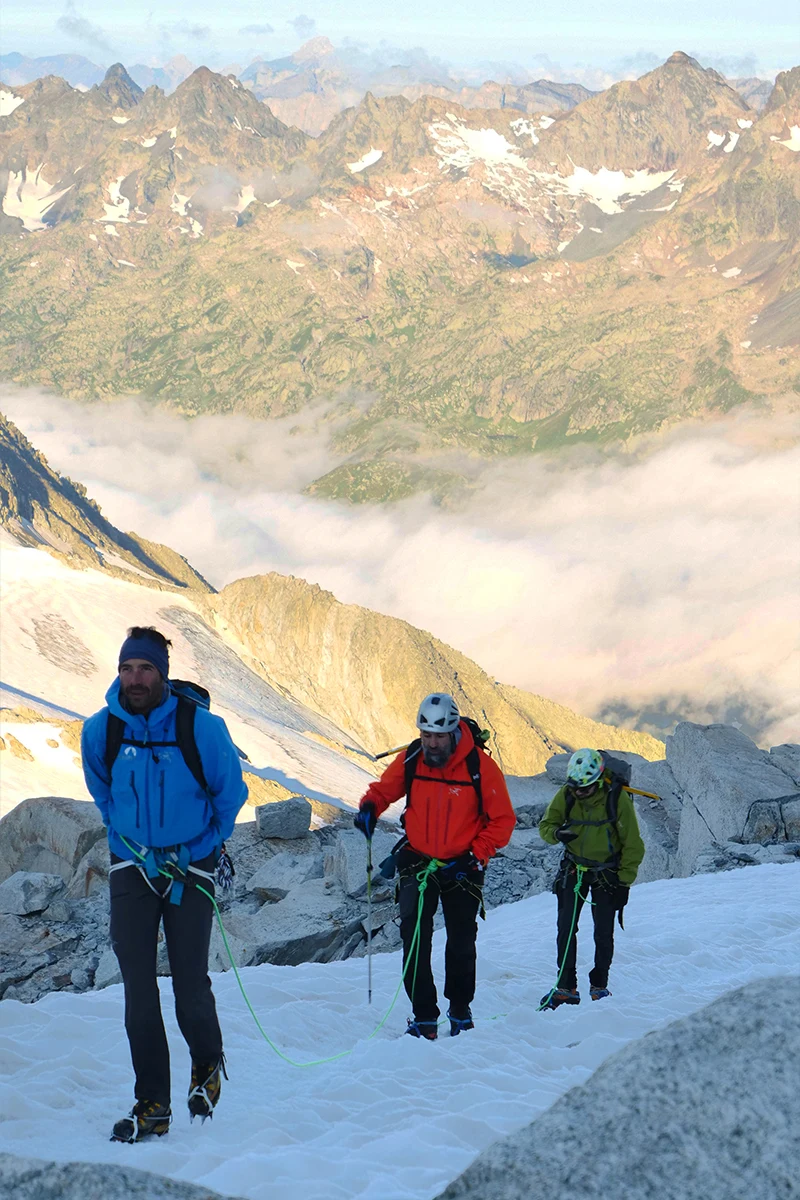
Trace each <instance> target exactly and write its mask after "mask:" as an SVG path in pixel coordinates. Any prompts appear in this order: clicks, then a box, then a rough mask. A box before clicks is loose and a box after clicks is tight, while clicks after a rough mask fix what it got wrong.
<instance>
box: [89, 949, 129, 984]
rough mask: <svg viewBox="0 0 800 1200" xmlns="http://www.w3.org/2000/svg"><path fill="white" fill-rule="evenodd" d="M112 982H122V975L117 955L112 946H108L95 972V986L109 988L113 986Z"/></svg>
mask: <svg viewBox="0 0 800 1200" xmlns="http://www.w3.org/2000/svg"><path fill="white" fill-rule="evenodd" d="M112 983H122V975H121V973H120V969H119V963H118V962H117V956H116V954H115V953H114V951H113V950H112V949H111V947H110V946H108V947H107V948H106V949H105V950H104V951H103V953H102V954H101V955H100V961H99V962H98V964H97V969H96V970H95V973H94V986H95V987H96V988H107V987H111V985H112Z"/></svg>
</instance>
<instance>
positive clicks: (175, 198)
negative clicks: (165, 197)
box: [170, 192, 189, 217]
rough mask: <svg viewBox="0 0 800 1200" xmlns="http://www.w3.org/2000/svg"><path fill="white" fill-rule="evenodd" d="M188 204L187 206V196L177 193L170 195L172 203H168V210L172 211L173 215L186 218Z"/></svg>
mask: <svg viewBox="0 0 800 1200" xmlns="http://www.w3.org/2000/svg"><path fill="white" fill-rule="evenodd" d="M188 204H189V197H188V196H181V195H180V193H179V192H173V193H172V201H171V203H170V208H171V209H172V211H173V212H174V213H177V214H178V216H179V217H188V215H189V214H188V213H187V211H186V208H187V205H188Z"/></svg>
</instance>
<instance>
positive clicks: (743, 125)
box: [736, 117, 753, 129]
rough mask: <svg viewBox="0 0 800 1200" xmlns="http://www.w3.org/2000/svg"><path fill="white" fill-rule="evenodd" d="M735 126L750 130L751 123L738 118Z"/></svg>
mask: <svg viewBox="0 0 800 1200" xmlns="http://www.w3.org/2000/svg"><path fill="white" fill-rule="evenodd" d="M736 124H737V125H738V126H739V128H740V129H750V128H752V125H753V122H752V121H746V120H745V119H744V117H739V119H738V120H737V122H736Z"/></svg>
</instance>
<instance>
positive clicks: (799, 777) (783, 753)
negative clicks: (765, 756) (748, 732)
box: [769, 742, 800, 787]
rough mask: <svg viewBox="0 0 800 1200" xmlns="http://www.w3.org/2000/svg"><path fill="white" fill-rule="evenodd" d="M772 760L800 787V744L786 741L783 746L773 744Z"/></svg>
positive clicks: (770, 754)
mask: <svg viewBox="0 0 800 1200" xmlns="http://www.w3.org/2000/svg"><path fill="white" fill-rule="evenodd" d="M769 757H770V761H771V762H773V763H774V764H775V766H776V767H778V768H779V770H781V771H783V772H784V773H785V774H786V775H788V776H789V778H790V779H792V780H793V781H794V782H795V783H796V784H797V786H798V787H800V746H798V745H796V744H793V743H791V742H786V743H784V744H783V745H782V746H773V747H772V749H771V750H770V752H769Z"/></svg>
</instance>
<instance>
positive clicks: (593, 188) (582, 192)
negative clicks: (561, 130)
mask: <svg viewBox="0 0 800 1200" xmlns="http://www.w3.org/2000/svg"><path fill="white" fill-rule="evenodd" d="M534 174H535V175H536V178H537V179H539V180H540V181H541V182H543V183H546V184H549V185H550V188H551V190H552V191H553V192H556V193H557V192H562V193H565V194H566V195H568V196H582V197H583V198H584V199H586V200H591V202H592V203H593V204H596V205H597V207H598V208H599V209H600V211H601V212H604V213H606V214H607V215H608V216H612V215H613V214H615V213H621V212H622V211H623V207H622V201H624V200H625V199H633V198H634V197H636V196H646V195H647V193H648V192H654V191H655V190H656V188H659V187H661V186H662V185H663V184H665V183H667V182H668V181H669V180H670V179H671V178H672V176H673V175H674V174H675V172H674V171H632V172H631V174H630V175H626V173H625V172H624V171H610V170H609V169H608V167H601V168H600V170H599V171H589V170H587V169H586V167H576V168H575V170H574V171H573V172H572V174H571V175H569V176H563V175H548V174H547V173H546V172H543V171H542V172H540V171H536V172H534Z"/></svg>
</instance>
